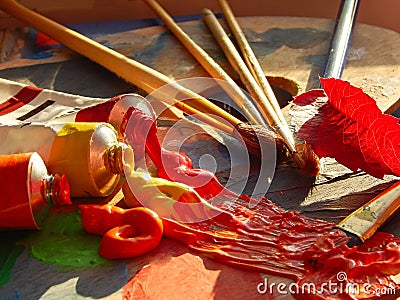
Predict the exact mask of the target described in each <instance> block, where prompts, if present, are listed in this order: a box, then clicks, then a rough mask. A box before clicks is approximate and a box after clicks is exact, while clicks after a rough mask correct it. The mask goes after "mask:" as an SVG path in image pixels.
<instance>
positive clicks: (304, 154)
mask: <svg viewBox="0 0 400 300" xmlns="http://www.w3.org/2000/svg"><path fill="white" fill-rule="evenodd" d="M236 129H237V134H239V135H240V137H241V138H242V139H243V141H244V143H245V145H246V147H247V150H248V151H249V152H250V153H251V154H253V155H255V156H257V157H261V148H260V144H264V143H266V144H270V145H272V144H275V145H276V149H277V159H278V161H284V160H287V159H289V158H291V159H292V160H293V162H294V163H295V164H296V166H298V167H299V168H300V169H301V171H302V172H303V173H304V174H306V175H307V176H311V177H314V176H317V175H318V173H319V171H320V168H319V158H318V156H317V155H316V154H315V153H314V151H313V150H312V149H311V147H310V146H309V145H308V144H306V143H299V144H296V152H294V153H292V154H291V153H290V151H289V150H288V148H287V147H286V144H285V142H284V140H283V139H282V138H280V137H279V136H278V135H277V134H276V133H275V132H274V131H273V130H272V129H269V128H266V127H264V126H255V125H249V124H246V123H239V124H238V125H237V126H236Z"/></svg>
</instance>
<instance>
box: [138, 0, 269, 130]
mask: <svg viewBox="0 0 400 300" xmlns="http://www.w3.org/2000/svg"><path fill="white" fill-rule="evenodd" d="M145 2H146V3H147V4H148V5H149V6H150V8H151V9H152V10H153V11H154V12H155V13H156V14H157V16H158V17H159V18H160V19H161V20H162V21H163V22H164V23H165V25H166V26H167V27H168V28H169V30H170V31H171V32H172V33H173V34H174V35H175V37H176V38H177V39H178V40H179V41H180V42H181V43H182V45H183V46H184V47H185V48H186V49H187V50H188V51H189V52H190V53H191V54H192V55H193V57H194V58H195V59H196V60H197V61H198V62H199V63H200V64H201V65H202V66H203V68H204V69H205V70H206V71H207V72H208V73H209V74H210V75H211V76H212V77H213V78H217V79H220V80H223V81H224V82H227V83H228V84H222V85H221V87H222V88H223V89H224V90H225V91H226V93H227V94H228V95H229V96H230V97H231V98H232V99H233V100H234V102H235V103H236V104H237V105H238V107H239V108H240V109H241V111H242V112H243V113H244V114H245V116H246V117H247V118H248V119H249V121H250V122H252V123H253V124H256V125H263V126H266V125H267V124H266V123H265V121H264V119H263V118H262V116H261V114H260V113H259V112H258V110H257V108H256V107H255V106H254V104H253V103H252V102H251V101H250V99H249V98H248V97H247V95H246V94H245V93H244V92H243V90H242V89H241V88H240V87H239V86H238V85H237V84H236V82H235V81H234V80H233V79H232V78H231V77H230V76H229V75H228V74H227V73H226V72H225V70H224V69H223V68H222V67H221V66H220V65H219V64H218V63H217V62H216V61H215V60H214V59H213V58H212V57H211V56H210V55H208V53H207V52H206V51H205V50H204V49H203V48H201V47H200V46H199V45H198V44H197V43H196V42H195V41H194V40H193V39H191V38H190V37H189V36H188V35H187V34H186V33H185V32H184V31H183V30H182V29H181V28H180V27H179V26H178V24H177V23H176V22H175V21H174V20H173V19H172V17H171V16H170V15H169V14H168V13H167V11H166V10H165V9H164V8H163V7H161V5H160V4H159V3H157V1H155V0H145Z"/></svg>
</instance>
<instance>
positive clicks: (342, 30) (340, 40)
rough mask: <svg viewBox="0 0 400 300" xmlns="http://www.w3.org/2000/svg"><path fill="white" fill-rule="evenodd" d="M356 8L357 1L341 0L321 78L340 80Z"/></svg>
mask: <svg viewBox="0 0 400 300" xmlns="http://www.w3.org/2000/svg"><path fill="white" fill-rule="evenodd" d="M358 6H359V1H358V0H342V2H341V3H340V8H339V13H338V16H337V18H336V24H335V28H334V30H333V34H332V38H331V43H330V46H329V50H328V58H327V60H326V63H325V69H324V72H323V76H322V77H324V78H329V77H334V78H340V77H341V76H342V73H343V70H344V66H345V63H346V55H347V52H348V49H349V46H350V42H351V36H352V33H353V28H354V25H355V19H356V15H357V11H358Z"/></svg>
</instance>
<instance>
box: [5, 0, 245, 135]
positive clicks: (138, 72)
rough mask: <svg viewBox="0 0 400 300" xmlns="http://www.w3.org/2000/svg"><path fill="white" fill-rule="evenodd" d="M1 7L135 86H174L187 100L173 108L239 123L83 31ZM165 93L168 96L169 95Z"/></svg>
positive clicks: (8, 2)
mask: <svg viewBox="0 0 400 300" xmlns="http://www.w3.org/2000/svg"><path fill="white" fill-rule="evenodd" d="M0 9H1V10H3V11H4V12H6V13H8V14H9V15H11V16H13V17H15V18H17V19H19V20H21V21H23V22H25V23H26V24H29V25H30V26H32V27H34V28H36V29H37V30H38V31H41V32H43V33H44V34H46V35H48V36H50V37H51V38H53V39H55V40H57V41H58V42H60V43H62V44H63V45H65V46H67V47H68V48H70V49H72V50H73V51H75V52H77V53H79V54H81V55H83V56H85V57H87V58H89V59H90V60H92V61H94V62H96V63H98V64H100V65H102V66H103V67H105V68H106V69H108V70H110V71H111V72H113V73H115V74H117V75H118V76H120V77H121V78H123V79H125V80H126V81H127V82H130V83H132V84H134V85H136V86H138V87H139V88H141V89H143V90H144V91H146V92H147V93H149V94H150V93H152V92H153V91H155V90H157V89H159V88H161V87H162V86H164V85H166V84H169V85H170V87H171V89H174V90H175V91H176V93H181V94H183V95H185V97H186V98H187V99H188V100H185V102H184V103H182V102H179V101H176V103H174V105H175V106H176V107H178V108H179V109H181V110H182V111H184V112H186V113H188V114H193V113H199V111H200V112H203V113H207V114H210V115H215V116H218V117H219V118H222V119H224V120H226V121H227V122H228V123H230V124H231V125H232V126H236V125H238V124H239V123H242V122H241V121H240V120H238V119H237V118H235V117H233V116H232V115H230V114H229V113H227V112H226V111H224V110H222V109H221V108H219V107H218V106H216V105H215V104H213V103H212V102H210V101H208V100H207V99H205V98H204V97H202V96H200V95H198V94H196V93H194V92H193V91H191V90H189V89H186V88H184V87H183V86H181V85H179V84H177V83H176V82H174V81H172V80H171V79H170V78H169V77H167V76H165V75H163V74H161V73H160V72H158V71H156V70H154V69H152V68H149V67H147V66H145V65H143V64H141V63H139V62H137V61H135V60H133V59H130V58H128V57H126V56H124V55H122V54H120V53H118V52H116V51H114V50H112V49H110V48H108V47H105V46H103V45H101V44H100V43H97V42H96V41H94V40H92V39H90V38H87V37H86V36H84V35H82V34H79V33H77V32H75V31H73V30H71V29H69V28H66V27H64V26H63V25H60V24H58V23H57V22H55V21H52V20H50V19H48V18H46V17H44V16H42V15H40V14H38V13H36V12H34V11H32V10H30V9H28V8H26V7H24V6H23V5H21V4H19V3H17V2H16V1H14V0H0ZM166 96H167V97H171V94H168V95H166ZM202 118H203V120H204V121H207V123H208V124H209V125H211V126H214V127H216V128H219V129H221V130H224V131H225V132H228V133H232V131H233V129H232V128H230V126H228V125H226V124H222V123H221V122H220V121H218V120H216V119H215V118H213V117H210V116H207V115H205V114H203V115H202Z"/></svg>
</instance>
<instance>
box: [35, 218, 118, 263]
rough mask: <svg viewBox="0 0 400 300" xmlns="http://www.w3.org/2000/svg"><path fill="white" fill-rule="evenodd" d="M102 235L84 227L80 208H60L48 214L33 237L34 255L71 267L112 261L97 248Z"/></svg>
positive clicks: (42, 259)
mask: <svg viewBox="0 0 400 300" xmlns="http://www.w3.org/2000/svg"><path fill="white" fill-rule="evenodd" d="M100 239H101V237H100V236H96V235H91V234H88V233H87V232H86V231H85V230H84V229H83V227H82V223H81V215H80V212H79V211H73V212H69V213H62V212H58V213H56V214H54V215H52V216H50V217H48V218H47V220H46V223H45V225H44V227H43V229H42V230H41V231H39V232H37V233H34V234H32V235H31V236H30V237H29V243H30V247H31V255H32V256H33V257H34V258H36V259H38V260H41V261H43V262H45V263H49V264H55V265H58V266H61V267H67V268H82V267H94V266H99V265H109V264H110V261H109V260H107V259H105V258H102V257H101V256H100V255H99V254H98V253H97V250H98V248H99V246H100Z"/></svg>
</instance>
